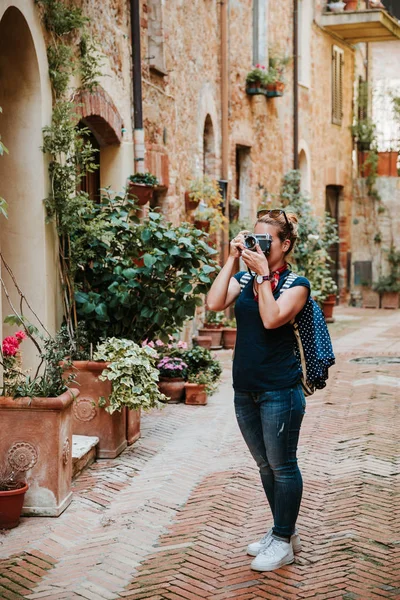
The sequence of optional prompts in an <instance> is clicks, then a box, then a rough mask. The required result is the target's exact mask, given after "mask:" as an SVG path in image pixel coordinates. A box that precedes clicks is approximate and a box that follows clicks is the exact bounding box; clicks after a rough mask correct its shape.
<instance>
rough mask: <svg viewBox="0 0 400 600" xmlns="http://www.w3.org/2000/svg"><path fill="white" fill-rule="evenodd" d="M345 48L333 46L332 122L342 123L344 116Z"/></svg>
mask: <svg viewBox="0 0 400 600" xmlns="http://www.w3.org/2000/svg"><path fill="white" fill-rule="evenodd" d="M343 64H344V63H343V50H342V49H341V48H338V47H337V46H333V47H332V123H334V124H335V125H341V124H342V118H343Z"/></svg>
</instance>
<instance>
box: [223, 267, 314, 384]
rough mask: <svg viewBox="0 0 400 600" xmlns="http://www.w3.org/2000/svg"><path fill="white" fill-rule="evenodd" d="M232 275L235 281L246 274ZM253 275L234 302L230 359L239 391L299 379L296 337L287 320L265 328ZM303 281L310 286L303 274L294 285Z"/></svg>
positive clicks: (277, 295)
mask: <svg viewBox="0 0 400 600" xmlns="http://www.w3.org/2000/svg"><path fill="white" fill-rule="evenodd" d="M245 272H246V271H241V272H239V273H237V274H236V275H234V277H235V279H236V280H237V281H239V280H240V278H241V277H242V276H243V275H244V274H245ZM289 273H290V271H289V269H287V270H286V271H284V272H283V273H282V274H281V276H280V279H279V283H278V286H277V288H276V289H275V290H274V298H275V300H277V299H278V298H279V291H280V289H281V287H282V285H283V284H284V282H285V279H286V277H287V275H288V274H289ZM253 281H254V278H252V279H251V280H250V281H249V282H248V283H247V285H246V286H245V288H244V289H243V290H242V292H241V294H240V295H239V297H238V298H237V300H236V303H235V317H236V323H237V338H236V346H235V354H234V359H233V387H234V389H235V390H238V391H242V392H264V391H271V390H280V389H283V388H288V387H294V386H295V385H296V384H297V383H298V382H299V380H300V376H301V370H300V369H299V365H298V362H297V359H296V356H295V354H294V345H295V337H294V333H293V327H292V325H291V324H290V323H286V325H282V327H278V328H277V329H265V327H264V324H263V322H262V319H261V316H260V312H259V308H258V302H257V301H256V300H255V299H254V292H253ZM298 285H302V286H304V287H306V288H307V289H308V290H309V294H310V290H311V286H310V282H309V281H308V279H306V278H305V277H297V279H296V280H295V281H294V283H293V286H292V287H295V286H298Z"/></svg>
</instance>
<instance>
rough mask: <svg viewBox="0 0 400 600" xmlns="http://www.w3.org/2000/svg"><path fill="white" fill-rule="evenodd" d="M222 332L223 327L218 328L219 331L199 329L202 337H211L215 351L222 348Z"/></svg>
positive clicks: (205, 328)
mask: <svg viewBox="0 0 400 600" xmlns="http://www.w3.org/2000/svg"><path fill="white" fill-rule="evenodd" d="M222 332H223V329H222V327H218V329H211V328H208V327H203V328H202V329H199V334H200V335H201V336H207V337H211V340H212V341H211V348H214V349H216V348H222V344H221V341H222Z"/></svg>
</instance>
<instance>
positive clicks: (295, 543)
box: [247, 529, 301, 556]
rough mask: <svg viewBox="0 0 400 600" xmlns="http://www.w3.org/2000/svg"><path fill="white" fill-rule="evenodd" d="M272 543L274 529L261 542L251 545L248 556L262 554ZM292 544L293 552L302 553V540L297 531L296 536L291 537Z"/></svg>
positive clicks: (248, 547)
mask: <svg viewBox="0 0 400 600" xmlns="http://www.w3.org/2000/svg"><path fill="white" fill-rule="evenodd" d="M271 541H272V529H270V530H269V531H267V533H266V534H265V535H263V537H262V538H261V540H259V541H258V542H253V543H252V544H249V545H248V546H247V554H250V556H257V554H258V553H259V552H261V550H264V549H265V548H267V547H268V546H269V545H270V543H271ZM290 542H291V544H292V548H293V552H294V553H295V554H297V553H298V552H301V540H300V536H299V534H298V532H297V529H295V531H294V534H293V535H292V536H291V537H290Z"/></svg>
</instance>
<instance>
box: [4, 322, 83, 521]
mask: <svg viewBox="0 0 400 600" xmlns="http://www.w3.org/2000/svg"><path fill="white" fill-rule="evenodd" d="M6 321H7V323H8V324H10V325H13V324H15V323H17V324H19V325H23V326H24V329H25V330H24V331H18V332H17V333H16V334H15V335H14V336H7V337H6V338H5V339H4V340H3V343H2V349H1V358H0V363H1V365H2V367H3V386H2V390H1V388H0V390H1V391H0V421H1V425H2V434H1V436H0V456H1V457H7V462H8V464H9V466H10V467H11V468H12V469H14V471H25V472H26V480H25V483H26V484H27V486H28V487H27V489H26V490H25V492H26V493H25V496H24V500H23V502H24V505H23V514H24V515H41V516H58V515H59V514H61V513H62V512H63V510H65V508H66V507H67V506H68V505H69V503H70V502H71V500H72V492H71V477H72V456H71V448H72V421H71V410H72V403H73V401H74V399H75V398H77V397H78V396H79V390H77V389H68V385H69V384H70V383H71V381H65V380H64V379H63V377H62V368H61V367H60V365H59V355H58V354H57V351H56V346H55V343H54V340H53V339H52V338H49V337H48V338H44V337H42V336H40V337H39V336H38V339H39V340H40V341H41V342H42V345H40V343H39V341H38V339H36V337H34V336H33V335H32V333H31V332H32V331H34V330H35V328H33V326H28V325H25V320H24V318H23V317H22V316H10V317H7V319H6ZM35 331H37V330H35ZM26 336H28V337H30V338H31V341H32V342H33V343H35V345H36V347H37V349H38V353H39V359H40V364H39V367H38V368H37V370H36V373H35V374H34V375H33V376H31V375H30V374H28V373H26V372H24V371H23V369H22V366H21V351H20V345H21V343H22V342H23V340H24V339H25V337H26ZM20 489H21V490H22V488H20ZM20 493H21V495H22V491H21V492H20ZM20 500H21V498H20V499H19V501H20ZM16 501H17V500H16Z"/></svg>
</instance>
